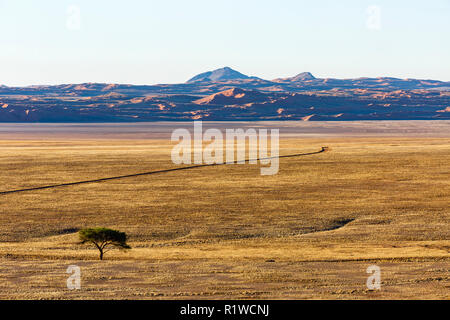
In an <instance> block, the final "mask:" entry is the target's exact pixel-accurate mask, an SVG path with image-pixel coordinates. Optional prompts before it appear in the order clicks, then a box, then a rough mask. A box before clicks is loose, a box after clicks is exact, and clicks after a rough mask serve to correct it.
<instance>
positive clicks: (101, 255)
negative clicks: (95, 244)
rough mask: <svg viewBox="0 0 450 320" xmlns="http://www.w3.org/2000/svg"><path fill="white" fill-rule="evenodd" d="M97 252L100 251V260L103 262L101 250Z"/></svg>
mask: <svg viewBox="0 0 450 320" xmlns="http://www.w3.org/2000/svg"><path fill="white" fill-rule="evenodd" d="M99 250H100V260H103V250H102V249H99Z"/></svg>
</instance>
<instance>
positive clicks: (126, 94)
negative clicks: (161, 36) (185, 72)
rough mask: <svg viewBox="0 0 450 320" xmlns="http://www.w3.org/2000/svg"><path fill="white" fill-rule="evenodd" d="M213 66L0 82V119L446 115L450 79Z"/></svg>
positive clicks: (403, 117) (449, 110)
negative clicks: (263, 74) (267, 75)
mask: <svg viewBox="0 0 450 320" xmlns="http://www.w3.org/2000/svg"><path fill="white" fill-rule="evenodd" d="M217 70H222V71H221V72H216V74H215V75H214V76H213V77H212V74H213V72H214V71H211V73H208V72H207V73H203V74H200V76H199V75H197V76H195V77H194V80H193V81H188V82H186V83H180V84H159V85H130V84H108V83H79V84H62V85H54V86H48V85H38V86H28V87H7V86H1V85H0V122H130V121H131V122H133V121H190V120H199V119H202V120H211V121H232V120H240V121H254V120H298V121H316V120H329V121H339V120H410V119H428V120H433V119H449V120H450V82H443V81H439V80H420V79H399V78H393V77H378V78H368V77H360V78H355V79H333V78H325V79H321V78H316V77H314V76H313V75H312V74H311V73H309V72H302V73H299V74H297V75H296V76H293V77H289V78H278V79H274V80H272V81H269V80H264V79H260V78H256V77H249V76H247V75H244V74H241V73H239V72H237V71H235V70H233V69H231V68H229V69H225V68H222V69H217ZM198 76H199V77H198ZM196 77H197V78H196ZM212 79H216V80H212Z"/></svg>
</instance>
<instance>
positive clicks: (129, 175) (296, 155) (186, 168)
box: [0, 147, 329, 195]
mask: <svg viewBox="0 0 450 320" xmlns="http://www.w3.org/2000/svg"><path fill="white" fill-rule="evenodd" d="M327 151H329V148H328V147H322V148H321V149H320V150H319V151H315V152H309V153H297V154H289V155H284V156H279V157H278V158H292V157H300V156H308V155H313V154H319V153H322V152H327ZM274 158H275V157H267V158H258V159H246V160H245V161H246V162H249V161H255V160H256V161H261V160H269V159H274ZM236 163H238V161H234V162H233V164H236ZM225 164H230V163H213V164H199V165H195V166H189V167H180V168H173V169H165V170H157V171H149V172H141V173H133V174H127V175H122V176H115V177H107V178H100V179H94V180H83V181H76V182H67V183H61V184H53V185H48V186H41V187H33V188H25V189H16V190H9V191H2V192H0V195H4V194H10V193H19V192H26V191H35V190H44V189H52V188H58V187H68V186H75V185H80V184H87V183H98V182H103V181H109V180H118V179H125V178H132V177H139V176H147V175H152V174H158V173H166V172H172V171H180V170H189V169H195V168H203V167H212V166H221V165H225Z"/></svg>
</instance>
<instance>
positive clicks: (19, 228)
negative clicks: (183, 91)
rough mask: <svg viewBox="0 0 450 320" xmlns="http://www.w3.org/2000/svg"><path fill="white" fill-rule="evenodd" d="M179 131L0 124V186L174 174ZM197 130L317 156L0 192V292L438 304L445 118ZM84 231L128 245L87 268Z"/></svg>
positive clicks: (449, 128)
mask: <svg viewBox="0 0 450 320" xmlns="http://www.w3.org/2000/svg"><path fill="white" fill-rule="evenodd" d="M190 125H191V123H153V124H152V123H141V124H129V125H127V124H117V125H113V124H98V125H89V124H84V125H83V124H78V125H73V124H72V125H71V124H66V125H64V124H58V125H52V124H42V125H26V126H25V125H20V124H0V150H1V153H0V169H1V170H0V186H1V187H0V192H3V191H10V190H20V189H25V188H31V187H38V186H45V185H51V184H60V183H67V182H73V181H81V180H91V179H99V178H105V177H114V176H120V175H128V174H134V173H139V172H147V171H152V170H163V169H169V168H175V167H179V166H180V165H175V164H173V163H172V162H171V155H170V153H171V149H172V148H173V146H174V143H173V142H171V141H170V132H171V131H172V130H173V129H174V128H177V127H180V126H181V127H183V126H184V127H188V128H189V126H190ZM206 126H209V127H219V128H225V127H228V126H231V127H244V128H247V127H258V128H259V127H268V128H280V133H281V138H280V155H288V154H295V153H309V152H314V151H318V150H320V148H321V147H322V146H328V147H329V148H330V151H328V152H324V153H319V154H315V155H308V156H300V157H292V158H281V159H280V166H279V172H278V174H276V175H273V176H261V175H260V170H259V169H260V167H259V165H250V164H245V165H223V166H214V167H204V168H195V169H191V170H182V171H174V172H167V173H161V174H154V175H148V176H146V175H143V176H139V177H130V178H125V179H118V180H109V181H103V182H99V183H89V184H82V185H75V186H62V187H57V188H49V189H44V190H34V191H25V192H17V193H7V194H0V299H449V298H450V273H449V271H450V228H449V226H450V121H374V122H370V121H368V122H329V123H326V122H320V123H319V122H270V123H269V122H267V123H264V122H255V123H248V122H247V123H208V124H206ZM86 227H108V228H112V229H118V230H120V231H124V232H126V233H127V234H128V236H129V244H130V245H131V247H132V249H131V250H127V251H119V250H115V249H114V250H111V251H109V252H107V253H106V254H105V259H104V260H103V261H99V260H98V252H97V251H96V249H95V248H94V247H91V246H89V245H82V244H80V243H79V241H78V235H77V231H78V230H79V229H81V228H86ZM69 265H77V266H79V267H80V268H81V289H80V290H69V289H68V288H67V286H66V281H67V278H68V277H69V276H70V274H68V273H66V270H67V268H68V266H69ZM371 265H376V266H378V267H379V268H380V271H381V289H380V290H369V289H368V288H367V286H366V280H367V277H369V276H370V274H368V273H366V269H367V268H368V267H369V266H371Z"/></svg>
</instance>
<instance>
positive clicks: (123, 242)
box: [78, 228, 131, 260]
mask: <svg viewBox="0 0 450 320" xmlns="http://www.w3.org/2000/svg"><path fill="white" fill-rule="evenodd" d="M78 235H79V236H80V240H81V243H86V242H90V243H93V244H94V245H95V246H96V247H97V249H98V251H100V260H103V254H104V253H105V252H106V251H107V250H105V248H106V247H107V246H115V247H118V248H119V249H131V247H130V246H129V245H128V244H127V235H126V233H125V232H120V231H117V230H112V229H108V228H88V229H82V230H80V231H79V232H78Z"/></svg>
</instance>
